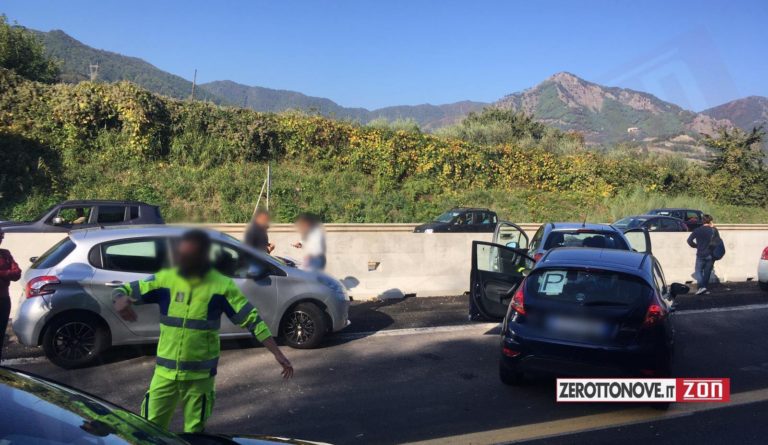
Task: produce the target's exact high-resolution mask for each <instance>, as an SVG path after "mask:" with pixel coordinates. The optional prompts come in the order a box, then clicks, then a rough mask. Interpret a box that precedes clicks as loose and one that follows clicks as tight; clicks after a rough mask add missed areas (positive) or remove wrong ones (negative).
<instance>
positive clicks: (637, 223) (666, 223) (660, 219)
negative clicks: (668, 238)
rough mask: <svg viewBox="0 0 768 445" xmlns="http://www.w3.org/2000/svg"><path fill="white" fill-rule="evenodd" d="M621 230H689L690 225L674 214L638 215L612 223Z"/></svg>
mask: <svg viewBox="0 0 768 445" xmlns="http://www.w3.org/2000/svg"><path fill="white" fill-rule="evenodd" d="M611 225H612V226H613V227H616V228H617V229H619V230H627V229H636V228H638V227H642V228H644V229H646V230H648V231H649V232H687V231H688V225H686V224H685V222H683V220H681V219H678V218H674V217H672V216H660V215H636V216H627V217H626V218H621V219H620V220H618V221H616V222H615V223H613V224H611Z"/></svg>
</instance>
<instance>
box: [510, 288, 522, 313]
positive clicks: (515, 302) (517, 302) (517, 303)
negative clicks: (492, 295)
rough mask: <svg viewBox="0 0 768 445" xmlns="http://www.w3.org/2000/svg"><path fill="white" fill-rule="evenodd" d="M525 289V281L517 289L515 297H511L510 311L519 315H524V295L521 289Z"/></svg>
mask: <svg viewBox="0 0 768 445" xmlns="http://www.w3.org/2000/svg"><path fill="white" fill-rule="evenodd" d="M524 287H525V280H523V282H522V283H520V286H518V287H517V290H516V291H515V295H514V296H513V297H512V303H511V304H512V309H514V310H515V312H517V313H518V314H520V315H525V295H524V293H523V288H524Z"/></svg>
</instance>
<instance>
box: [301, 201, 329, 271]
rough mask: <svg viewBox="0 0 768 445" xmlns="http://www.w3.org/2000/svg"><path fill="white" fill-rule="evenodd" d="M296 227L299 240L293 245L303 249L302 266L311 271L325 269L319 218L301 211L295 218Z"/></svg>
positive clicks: (321, 227)
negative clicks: (299, 236)
mask: <svg viewBox="0 0 768 445" xmlns="http://www.w3.org/2000/svg"><path fill="white" fill-rule="evenodd" d="M296 229H297V230H298V232H299V234H300V235H301V241H300V242H298V243H295V244H293V247H295V248H297V249H302V250H303V251H304V262H303V263H302V268H303V269H306V270H313V271H321V270H323V269H325V263H326V259H325V230H323V226H322V224H320V219H319V218H318V217H317V216H315V215H312V214H311V213H302V214H301V215H299V217H298V218H297V219H296Z"/></svg>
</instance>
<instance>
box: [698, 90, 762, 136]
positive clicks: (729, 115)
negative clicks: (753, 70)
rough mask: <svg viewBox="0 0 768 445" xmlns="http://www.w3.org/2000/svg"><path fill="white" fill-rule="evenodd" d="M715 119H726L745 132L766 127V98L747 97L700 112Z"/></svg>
mask: <svg viewBox="0 0 768 445" xmlns="http://www.w3.org/2000/svg"><path fill="white" fill-rule="evenodd" d="M702 114H705V115H708V116H711V117H713V118H715V119H727V120H729V121H731V122H733V125H735V126H737V127H739V128H741V129H742V130H745V131H750V130H752V128H753V127H759V126H760V125H763V126H766V127H768V97H763V96H749V97H745V98H743V99H736V100H733V101H731V102H727V103H724V104H722V105H718V106H716V107H714V108H710V109H708V110H704V111H702Z"/></svg>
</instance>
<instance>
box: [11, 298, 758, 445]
mask: <svg viewBox="0 0 768 445" xmlns="http://www.w3.org/2000/svg"><path fill="white" fill-rule="evenodd" d="M679 311H680V312H679V313H678V348H677V351H676V356H675V361H674V365H673V369H674V372H675V374H676V375H678V376H686V377H731V391H732V393H733V394H734V395H738V397H734V400H735V401H734V403H733V404H731V405H728V404H717V405H715V404H711V405H709V404H676V405H674V406H673V407H672V408H671V409H670V411H668V412H659V411H654V410H651V409H649V408H645V407H636V406H631V405H615V404H557V403H555V402H554V400H553V399H554V382H553V381H551V380H548V379H540V380H535V381H530V382H529V383H528V384H527V385H526V386H522V387H514V388H510V387H506V386H504V385H502V384H501V383H500V382H499V380H498V376H497V356H498V338H497V335H496V333H497V332H498V328H497V327H496V326H495V325H494V324H490V323H468V322H467V321H466V298H465V297H446V298H409V299H406V300H390V301H384V302H361V303H355V304H354V306H353V308H352V310H351V315H350V318H351V320H352V325H351V326H350V327H349V328H348V329H347V330H345V331H344V332H342V333H340V334H338V335H336V336H334V337H332V338H330V339H329V340H328V341H327V342H326V344H325V345H324V347H323V348H321V349H318V350H311V351H299V350H287V351H286V353H287V355H288V356H289V357H290V358H291V360H292V361H293V362H294V365H295V367H296V377H295V378H294V379H293V380H291V381H282V380H280V378H279V367H278V366H277V364H276V363H274V361H273V359H272V358H271V356H270V355H269V353H268V352H266V351H265V350H264V349H263V348H261V347H254V346H250V347H243V345H241V344H239V343H234V342H233V343H227V344H226V345H225V350H224V352H223V354H222V360H221V365H220V368H219V377H218V380H217V388H218V395H217V400H216V409H215V413H214V415H213V417H212V419H211V421H210V423H209V429H210V430H212V431H221V432H238V433H269V434H276V435H282V436H288V437H298V438H304V439H307V440H316V441H325V442H331V443H338V444H389V443H403V442H414V441H431V443H504V442H508V441H510V440H513V439H514V440H519V441H525V440H529V439H534V440H535V442H536V443H546V444H549V443H551V444H572V443H606V444H607V443H617V442H625V443H647V441H649V440H653V441H654V443H689V442H692V441H694V440H696V441H697V442H700V443H728V444H732V443H740V444H742V443H743V444H751V443H765V439H764V437H765V436H766V434H768V426H766V425H765V422H761V420H762V419H763V418H764V413H765V410H766V408H768V342H766V341H765V339H766V338H768V294H766V293H761V292H760V291H758V290H757V289H756V285H755V284H753V283H746V284H742V285H736V286H733V287H730V288H725V287H724V288H721V289H719V290H718V291H716V292H713V293H712V294H710V295H706V296H702V297H693V296H685V297H680V300H679ZM151 349H152V348H119V349H115V350H113V351H112V352H111V354H110V355H109V357H108V360H107V361H106V362H105V363H104V364H101V365H99V366H95V367H92V368H88V369H81V370H75V371H65V370H62V369H59V368H56V367H55V366H53V365H51V364H50V363H48V362H47V361H45V360H44V359H42V358H33V359H14V360H11V361H10V362H6V363H5V364H12V365H13V366H16V367H18V368H21V369H25V370H29V371H32V372H35V373H38V374H41V375H44V376H47V377H50V378H53V379H56V380H59V381H62V382H64V383H67V384H69V385H72V386H75V387H79V388H82V389H85V390H86V391H88V392H91V393H94V394H97V395H99V396H102V397H104V398H106V399H109V400H111V401H113V402H116V403H118V404H120V405H123V406H126V407H129V408H132V409H134V410H136V409H137V408H138V406H139V404H140V402H141V399H142V396H143V393H144V391H145V390H146V387H147V385H148V383H149V379H150V377H151V374H152V369H153V357H152V350H151ZM8 352H11V351H8ZM27 352H29V351H27ZM25 355H29V354H25ZM4 357H8V356H7V355H6V356H4ZM693 405H695V406H693ZM174 427H175V428H179V427H180V422H179V420H178V419H177V420H176V421H175V423H174ZM587 427H589V428H590V431H586V432H585V431H581V430H582V429H584V428H587ZM552 435H554V436H553V437H546V436H552Z"/></svg>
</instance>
